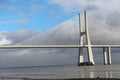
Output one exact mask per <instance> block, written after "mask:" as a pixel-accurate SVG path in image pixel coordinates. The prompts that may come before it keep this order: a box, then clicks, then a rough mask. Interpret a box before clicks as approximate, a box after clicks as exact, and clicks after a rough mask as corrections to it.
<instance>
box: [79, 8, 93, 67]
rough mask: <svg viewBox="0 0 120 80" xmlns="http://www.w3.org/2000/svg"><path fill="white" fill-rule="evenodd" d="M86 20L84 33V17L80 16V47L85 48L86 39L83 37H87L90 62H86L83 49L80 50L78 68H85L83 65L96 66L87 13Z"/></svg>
mask: <svg viewBox="0 0 120 80" xmlns="http://www.w3.org/2000/svg"><path fill="white" fill-rule="evenodd" d="M84 20H85V31H84V32H83V28H82V26H83V25H82V17H81V15H80V14H79V29H80V30H79V31H80V41H79V43H80V44H79V45H81V46H83V45H84V38H83V36H84V35H85V37H86V45H87V55H88V62H84V58H83V47H82V48H79V55H78V66H83V65H94V64H95V62H94V58H93V52H92V47H91V41H90V36H89V31H88V16H87V11H86V10H85V11H84Z"/></svg>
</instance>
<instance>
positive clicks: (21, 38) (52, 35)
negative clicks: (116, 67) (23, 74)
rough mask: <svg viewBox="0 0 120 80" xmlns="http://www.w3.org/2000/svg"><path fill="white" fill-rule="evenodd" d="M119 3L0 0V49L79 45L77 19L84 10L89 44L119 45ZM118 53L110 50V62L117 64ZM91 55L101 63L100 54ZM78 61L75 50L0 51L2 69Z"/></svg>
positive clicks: (116, 0)
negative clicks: (11, 46)
mask: <svg viewBox="0 0 120 80" xmlns="http://www.w3.org/2000/svg"><path fill="white" fill-rule="evenodd" d="M119 3H120V0H0V12H1V13H0V45H40V44H42V45H45V44H78V40H79V39H78V38H79V28H78V19H76V18H77V17H78V15H77V14H78V13H81V14H82V16H84V15H83V12H84V10H86V9H87V10H88V14H89V17H88V18H89V33H90V38H91V43H92V44H120V37H119V34H120V22H119V21H120V11H119V9H120V5H119ZM83 20H84V19H83ZM119 51H120V50H119V49H112V55H113V56H112V61H113V62H119V56H120V54H119ZM84 52H86V50H84ZM3 53H4V54H3ZM93 53H94V56H95V57H94V58H95V61H96V63H102V58H101V57H102V50H101V49H94V50H93ZM85 55H86V54H85ZM100 56H101V57H100ZM77 58H78V49H11V50H4V49H1V50H0V64H1V65H0V66H2V67H7V66H33V65H34V66H35V65H37V66H38V65H60V64H77ZM119 63H120V62H119Z"/></svg>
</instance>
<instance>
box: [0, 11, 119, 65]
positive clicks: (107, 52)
mask: <svg viewBox="0 0 120 80" xmlns="http://www.w3.org/2000/svg"><path fill="white" fill-rule="evenodd" d="M84 22H85V25H84V26H85V27H84V28H85V31H83V27H82V26H83V25H82V18H81V16H80V14H79V28H78V29H79V32H80V34H79V37H78V40H77V41H76V43H75V40H74V39H73V40H67V41H66V42H65V45H61V44H59V45H56V44H55V45H53V44H49V45H43V44H41V45H37V44H36V45H27V44H26V45H9V46H0V49H15V48H79V55H78V65H94V64H95V61H94V56H93V51H92V49H93V48H103V57H104V58H103V59H104V64H111V48H120V45H92V44H91V40H90V36H89V31H88V18H87V12H86V11H85V21H84ZM71 23H72V22H71ZM65 30H66V31H67V29H65ZM68 31H69V30H68ZM56 33H57V32H56ZM53 36H56V35H55V33H54V35H51V37H53ZM64 36H65V35H64V34H63V38H64ZM66 36H67V35H66ZM74 36H75V35H74ZM83 36H85V38H84V37H83ZM58 40H59V39H58ZM85 40H86V44H84V41H85ZM74 43H75V44H74ZM83 48H87V51H88V52H87V54H88V62H85V61H84V60H83Z"/></svg>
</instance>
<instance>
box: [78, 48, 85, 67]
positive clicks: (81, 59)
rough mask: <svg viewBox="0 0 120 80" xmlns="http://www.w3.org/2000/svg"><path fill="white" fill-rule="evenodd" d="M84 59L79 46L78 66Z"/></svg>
mask: <svg viewBox="0 0 120 80" xmlns="http://www.w3.org/2000/svg"><path fill="white" fill-rule="evenodd" d="M83 63H84V60H83V48H79V55H78V66H82V65H84V64H83Z"/></svg>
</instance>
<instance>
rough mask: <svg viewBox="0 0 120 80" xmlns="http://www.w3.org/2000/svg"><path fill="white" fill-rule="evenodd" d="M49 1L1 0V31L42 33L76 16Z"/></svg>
mask: <svg viewBox="0 0 120 80" xmlns="http://www.w3.org/2000/svg"><path fill="white" fill-rule="evenodd" d="M75 14H76V13H75V12H71V13H68V12H65V11H64V10H63V9H62V8H60V6H58V5H55V4H50V3H49V1H47V0H1V1H0V31H18V30H35V31H41V30H45V29H49V28H50V27H52V26H54V25H57V24H60V23H61V22H63V21H65V20H67V19H69V18H71V17H72V16H75Z"/></svg>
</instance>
